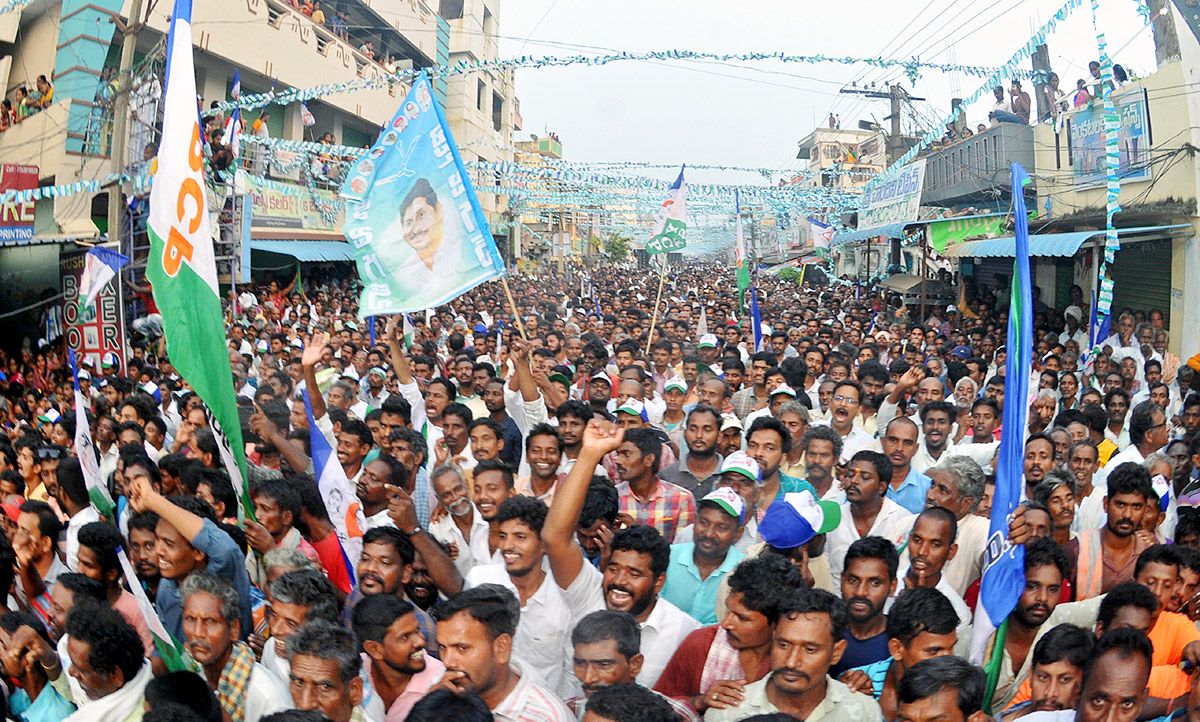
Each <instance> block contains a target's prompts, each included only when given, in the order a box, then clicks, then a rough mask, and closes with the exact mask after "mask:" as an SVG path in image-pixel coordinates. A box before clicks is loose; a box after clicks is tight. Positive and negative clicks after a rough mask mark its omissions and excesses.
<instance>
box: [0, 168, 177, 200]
mask: <svg viewBox="0 0 1200 722" xmlns="http://www.w3.org/2000/svg"><path fill="white" fill-rule="evenodd" d="M152 178H153V176H151V175H150V174H149V173H141V174H139V175H136V176H130V175H127V174H121V175H117V174H116V173H109V174H108V175H106V176H104V178H102V179H100V180H84V181H75V182H74V183H63V184H61V185H56V186H38V187H37V188H28V189H26V190H7V191H5V192H4V193H3V194H0V203H3V204H9V203H25V202H27V201H31V200H41V199H43V198H64V197H66V196H73V195H75V194H76V193H99V192H100V191H101V189H103V187H104V186H106V185H109V184H110V183H113V182H116V181H118V179H119V181H120V183H121V184H122V185H124V184H125V183H133V187H134V192H136V193H144V192H145V191H146V190H148V189H149V188H150V182H151V179H152Z"/></svg>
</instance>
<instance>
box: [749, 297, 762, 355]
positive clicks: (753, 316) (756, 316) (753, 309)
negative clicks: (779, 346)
mask: <svg viewBox="0 0 1200 722" xmlns="http://www.w3.org/2000/svg"><path fill="white" fill-rule="evenodd" d="M750 325H751V326H752V327H753V328H754V353H758V352H759V351H762V350H763V334H762V314H760V313H759V312H758V287H757V286H751V287H750Z"/></svg>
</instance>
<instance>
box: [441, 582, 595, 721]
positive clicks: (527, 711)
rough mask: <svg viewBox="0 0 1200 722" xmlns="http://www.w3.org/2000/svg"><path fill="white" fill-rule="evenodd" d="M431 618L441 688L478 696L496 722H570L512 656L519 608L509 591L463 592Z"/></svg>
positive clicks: (566, 712) (567, 712)
mask: <svg viewBox="0 0 1200 722" xmlns="http://www.w3.org/2000/svg"><path fill="white" fill-rule="evenodd" d="M435 617H436V619H437V622H438V642H439V643H440V644H441V645H442V662H443V664H445V665H446V673H445V675H443V677H442V684H444V685H448V686H449V687H450V688H451V689H453V690H454V691H455V692H473V693H475V694H477V695H479V697H480V698H482V699H483V701H484V703H486V704H487V706H488V709H490V710H492V716H493V717H494V718H495V719H496V720H497V722H574V719H575V718H574V716H572V715H571V712H570V710H568V709H567V708H566V706H565V705H563V703H562V702H561V701H560V699H559V697H558V695H557V694H556V693H555V691H554V690H552V689H549V688H548V687H546V685H545V684H544V683H543V682H542V681H541V680H540V679H539V678H538V677H537V673H536V672H535V671H534V670H533V669H532V668H531V667H529V666H528V664H527V663H525V662H521V661H518V659H517V655H516V654H514V649H513V648H514V646H515V644H516V642H515V637H516V635H517V626H518V623H519V619H520V617H521V608H520V602H519V601H518V600H517V598H516V596H515V595H514V594H513V593H512V592H511V591H509V589H507V588H505V587H503V586H497V585H495V584H484V585H482V586H479V587H475V588H474V589H468V590H466V591H463V592H461V593H459V594H456V595H454V596H453V597H451V598H450V599H448V600H446V601H445V602H442V603H441V604H439V605H438V606H437V607H435Z"/></svg>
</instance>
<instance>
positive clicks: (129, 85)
mask: <svg viewBox="0 0 1200 722" xmlns="http://www.w3.org/2000/svg"><path fill="white" fill-rule="evenodd" d="M141 14H142V0H130V2H129V23H128V25H126V27H125V33H124V38H123V39H122V41H121V66H120V72H119V74H118V75H117V92H116V94H115V95H114V97H113V131H112V142H111V143H109V147H108V153H109V156H108V157H109V165H110V168H111V169H112V172H113V173H115V174H116V175H117V176H118V178H119V177H120V175H121V174H122V173H124V172H125V160H126V159H125V155H126V153H128V148H129V143H128V141H129V128H128V120H129V93H130V92H131V91H132V90H133V77H132V76H133V54H134V51H136V50H137V34H138V31H139V30H141V27H142V21H141ZM118 27H119V26H118ZM124 191H125V184H124V183H123V182H122V181H120V180H117V181H116V182H114V183H113V184H112V186H110V187H109V189H108V240H109V243H112V242H113V241H116V242H117V249H118V250H120V248H121V245H120V241H121V208H122V206H124V205H125V199H124V197H123V194H124ZM131 255H132V251H131ZM117 285H118V286H120V282H119V281H118V283H117Z"/></svg>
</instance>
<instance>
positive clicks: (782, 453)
mask: <svg viewBox="0 0 1200 722" xmlns="http://www.w3.org/2000/svg"><path fill="white" fill-rule="evenodd" d="M811 430H812V429H809V431H811ZM839 439H840V437H839ZM791 450H792V434H791V432H789V431H788V428H787V426H784V424H783V422H782V421H780V420H779V419H777V418H775V417H774V416H766V417H762V418H758V419H755V420H754V423H752V424H750V429H749V430H748V431H747V432H746V453H747V454H748V455H749V456H750V458H752V459H754V461H756V462H757V463H758V468H759V470H760V471H761V472H762V488H761V489H760V490H759V504H758V511H757V516H758V521H760V522H761V521H762V515H763V514H765V513H766V510H767V508H768V507H770V506H771V504H772V503H773V502H774V501H775V500H776V499H781V498H783V495H784V494H790V493H792V492H797V491H810V492H813V495H814V496H816V491H815V490H814V489H813V487H812V485H811V484H809V483H808V482H807V481H803V480H800V479H796V478H793V477H790V476H788V475H786V474H784V473H783V472H781V471H780V469H781V468H782V467H783V462H784V460H785V459H786V458H787V455H788V454H789V453H791ZM810 473H811V472H810Z"/></svg>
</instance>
